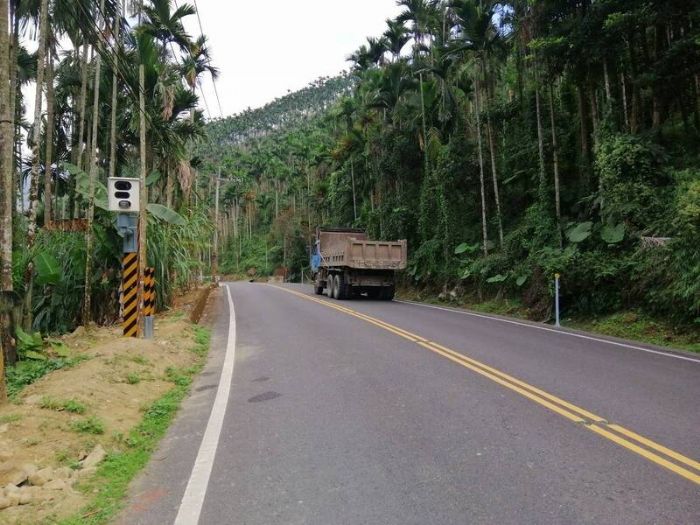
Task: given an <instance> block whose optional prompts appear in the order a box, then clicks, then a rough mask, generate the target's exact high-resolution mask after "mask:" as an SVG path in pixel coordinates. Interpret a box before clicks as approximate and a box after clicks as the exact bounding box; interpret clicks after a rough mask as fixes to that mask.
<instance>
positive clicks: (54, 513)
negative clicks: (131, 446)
mask: <svg viewBox="0 0 700 525" xmlns="http://www.w3.org/2000/svg"><path fill="white" fill-rule="evenodd" d="M197 296H198V294H197V292H192V293H190V294H187V295H186V296H184V297H182V298H181V299H180V300H179V301H178V304H176V307H175V308H174V309H173V310H172V311H170V312H169V313H166V314H163V315H159V316H158V317H157V320H156V329H155V337H154V339H152V340H148V341H147V340H143V339H133V338H128V339H127V338H123V337H122V336H121V329H120V328H119V327H106V328H96V329H92V330H90V331H85V330H84V329H82V328H79V329H78V330H76V332H75V333H74V334H71V335H68V336H65V337H63V338H62V339H63V341H64V342H65V344H66V345H67V346H68V347H69V348H70V350H71V352H72V354H73V356H78V357H81V358H84V361H81V362H80V363H78V364H77V365H75V366H74V367H72V368H68V369H62V370H57V371H55V372H52V373H50V374H48V375H46V376H44V377H43V378H42V379H40V380H39V381H37V382H36V383H34V384H32V385H29V386H27V387H26V388H25V389H24V390H23V391H22V392H21V393H20V394H19V396H18V398H17V399H15V400H14V401H13V402H11V403H8V404H6V405H4V406H2V407H0V524H5V523H8V524H14V523H37V522H40V521H43V520H52V519H56V518H59V519H60V518H61V517H65V516H67V515H71V514H73V513H75V512H76V511H77V510H78V509H80V508H81V507H83V506H84V505H85V504H86V503H87V502H88V500H89V494H85V493H84V490H83V491H81V490H80V489H81V484H82V485H84V484H85V482H86V481H88V480H89V479H90V477H91V476H92V475H93V474H94V473H95V470H96V468H95V467H96V466H97V464H98V463H99V462H100V461H101V460H102V459H103V458H104V457H105V453H110V452H118V451H119V450H123V449H124V447H126V446H127V443H126V440H127V437H128V434H129V430H130V429H132V428H133V427H134V426H136V425H137V424H138V423H139V422H140V421H141V419H142V417H143V412H144V410H146V409H147V408H148V407H149V406H150V405H151V404H152V403H153V402H154V401H155V400H157V399H158V398H160V397H161V396H163V395H164V394H165V393H166V392H167V391H168V390H170V389H171V388H172V387H173V383H172V381H171V379H172V375H173V374H174V373H176V371H177V370H178V369H186V368H188V367H191V366H193V365H194V364H195V363H196V362H197V355H196V354H194V353H193V352H192V349H193V347H194V346H195V342H194V335H195V331H194V325H193V324H192V323H191V322H190V321H189V320H188V318H189V313H190V311H191V309H192V308H193V306H194V304H195V303H196V302H197Z"/></svg>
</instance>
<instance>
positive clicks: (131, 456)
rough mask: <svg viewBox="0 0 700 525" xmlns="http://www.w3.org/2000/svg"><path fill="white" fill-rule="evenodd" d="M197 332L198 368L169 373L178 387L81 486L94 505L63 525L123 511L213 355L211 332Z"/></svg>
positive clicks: (92, 522) (82, 524) (102, 519)
mask: <svg viewBox="0 0 700 525" xmlns="http://www.w3.org/2000/svg"><path fill="white" fill-rule="evenodd" d="M194 330H195V346H194V348H192V352H194V353H195V354H196V355H197V356H198V360H197V364H196V365H195V366H192V367H188V368H184V369H178V370H173V371H172V372H169V373H168V377H169V379H170V380H171V381H172V382H173V383H174V385H175V386H174V387H173V388H172V389H170V390H169V391H168V392H167V393H166V394H165V395H164V396H163V397H161V398H160V399H158V400H157V401H155V402H154V403H153V404H152V405H151V406H150V407H148V409H146V411H145V413H144V416H143V419H142V420H141V423H139V424H138V425H137V426H136V427H135V428H133V429H132V430H131V431H130V432H129V435H128V436H127V437H126V438H124V440H123V447H122V449H121V450H119V451H116V452H112V453H110V454H109V455H108V456H107V458H106V459H105V460H104V461H103V462H102V463H101V464H100V466H99V468H98V470H97V472H96V473H95V476H94V477H93V478H92V479H90V480H88V481H86V482H85V483H81V485H80V487H79V488H80V490H82V491H84V492H85V493H86V494H89V493H93V492H94V493H95V496H94V498H93V499H92V501H91V502H90V503H89V504H88V505H86V506H85V507H84V508H82V509H81V510H80V511H79V512H78V513H77V514H75V515H74V516H71V517H69V518H66V519H64V520H61V521H59V522H58V523H59V524H61V525H86V524H87V525H98V524H103V523H107V522H109V521H110V520H111V519H113V518H114V517H115V516H116V514H117V513H118V512H119V511H120V510H121V508H122V506H123V504H124V497H125V496H126V493H127V489H128V487H129V483H130V482H131V480H132V479H133V478H134V476H136V474H138V472H139V471H141V469H143V468H144V467H145V466H146V464H147V463H148V460H149V459H150V457H151V454H152V453H153V451H154V450H155V449H156V446H157V445H158V442H159V441H160V439H161V438H162V437H163V436H164V435H165V432H166V430H167V429H168V427H169V426H170V423H171V422H172V420H173V418H174V416H175V414H176V412H177V410H178V408H179V407H180V403H181V402H182V400H183V399H184V398H185V397H186V396H187V394H188V393H189V390H190V385H191V384H192V379H193V377H194V376H195V375H196V374H198V373H199V372H200V371H201V369H202V367H203V366H204V361H205V359H206V355H207V353H208V351H209V340H210V331H209V330H208V329H207V328H203V327H199V326H197V327H195V328H194ZM52 523H55V522H52Z"/></svg>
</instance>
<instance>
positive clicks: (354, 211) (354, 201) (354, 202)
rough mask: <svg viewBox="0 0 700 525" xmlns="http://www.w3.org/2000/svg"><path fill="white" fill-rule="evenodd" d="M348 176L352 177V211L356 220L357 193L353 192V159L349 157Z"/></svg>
mask: <svg viewBox="0 0 700 525" xmlns="http://www.w3.org/2000/svg"><path fill="white" fill-rule="evenodd" d="M350 178H351V179H352V212H353V217H354V218H355V220H357V195H356V194H355V161H354V159H353V158H352V157H350Z"/></svg>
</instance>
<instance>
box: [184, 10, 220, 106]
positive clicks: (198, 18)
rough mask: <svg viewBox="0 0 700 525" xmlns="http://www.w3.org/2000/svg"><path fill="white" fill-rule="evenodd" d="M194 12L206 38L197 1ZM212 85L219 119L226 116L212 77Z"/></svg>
mask: <svg viewBox="0 0 700 525" xmlns="http://www.w3.org/2000/svg"><path fill="white" fill-rule="evenodd" d="M175 4H176V5H177V0H175ZM194 11H195V13H197V23H198V24H199V34H201V35H202V36H204V28H203V27H202V19H201V17H200V16H199V6H198V5H197V0H194ZM211 84H212V86H214V94H215V95H216V103H217V104H218V105H219V117H223V116H224V112H223V111H222V109H221V99H220V98H219V90H218V89H217V88H216V79H215V78H214V76H213V75H212V77H211Z"/></svg>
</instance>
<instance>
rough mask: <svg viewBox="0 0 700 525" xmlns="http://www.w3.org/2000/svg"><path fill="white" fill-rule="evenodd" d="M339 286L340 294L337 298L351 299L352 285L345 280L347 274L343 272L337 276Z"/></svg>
mask: <svg viewBox="0 0 700 525" xmlns="http://www.w3.org/2000/svg"><path fill="white" fill-rule="evenodd" d="M335 279H336V282H337V286H338V294H337V296H336V299H349V298H350V286H348V283H347V281H346V280H345V276H344V275H343V274H340V275H337V276H336V277H335Z"/></svg>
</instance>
